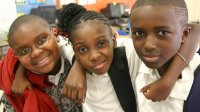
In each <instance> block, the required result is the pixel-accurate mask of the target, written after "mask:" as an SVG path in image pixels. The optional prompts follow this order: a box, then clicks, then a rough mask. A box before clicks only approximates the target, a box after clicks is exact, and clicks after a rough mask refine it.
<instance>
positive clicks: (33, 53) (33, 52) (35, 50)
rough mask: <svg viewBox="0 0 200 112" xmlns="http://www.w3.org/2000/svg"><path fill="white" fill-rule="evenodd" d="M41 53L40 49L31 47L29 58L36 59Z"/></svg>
mask: <svg viewBox="0 0 200 112" xmlns="http://www.w3.org/2000/svg"><path fill="white" fill-rule="evenodd" d="M41 52H42V49H40V48H37V47H35V46H32V49H31V54H30V56H31V58H34V57H37V56H38V55H40V54H41Z"/></svg>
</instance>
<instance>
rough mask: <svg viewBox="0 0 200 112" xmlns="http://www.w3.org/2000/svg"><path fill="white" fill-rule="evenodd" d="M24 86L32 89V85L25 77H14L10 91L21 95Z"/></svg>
mask: <svg viewBox="0 0 200 112" xmlns="http://www.w3.org/2000/svg"><path fill="white" fill-rule="evenodd" d="M26 88H28V89H29V90H32V86H31V84H30V82H29V81H28V80H27V79H19V78H15V79H14V80H13V83H12V86H11V91H12V92H13V93H15V94H17V95H21V94H23V92H24V90H25V89H26Z"/></svg>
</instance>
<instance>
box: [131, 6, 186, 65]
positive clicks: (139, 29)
mask: <svg viewBox="0 0 200 112" xmlns="http://www.w3.org/2000/svg"><path fill="white" fill-rule="evenodd" d="M130 20H131V30H132V39H133V43H134V47H135V50H136V52H137V54H138V56H139V57H140V58H141V59H142V61H143V62H144V63H145V64H146V66H148V67H150V68H160V67H163V65H167V62H168V61H169V60H170V59H171V58H172V57H173V56H174V55H175V54H176V52H178V49H179V48H180V46H181V42H183V37H186V36H187V35H188V30H186V29H185V27H183V26H182V25H181V24H180V21H179V18H178V16H177V15H176V13H175V10H174V9H173V8H171V7H167V6H157V5H153V6H151V5H146V6H142V7H138V8H136V9H134V10H133V11H132V15H131V17H130Z"/></svg>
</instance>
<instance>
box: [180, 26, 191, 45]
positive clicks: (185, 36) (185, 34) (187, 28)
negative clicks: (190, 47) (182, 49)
mask: <svg viewBox="0 0 200 112" xmlns="http://www.w3.org/2000/svg"><path fill="white" fill-rule="evenodd" d="M191 29H192V28H191V26H189V25H187V26H185V28H184V29H183V36H182V43H184V41H185V40H186V39H188V38H189V35H190V31H191Z"/></svg>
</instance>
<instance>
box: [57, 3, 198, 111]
mask: <svg viewBox="0 0 200 112" xmlns="http://www.w3.org/2000/svg"><path fill="white" fill-rule="evenodd" d="M70 5H72V6H73V7H75V6H77V4H69V5H67V6H64V7H63V8H64V9H70V8H67V7H69V6H70ZM73 7H72V8H71V11H72V12H71V13H72V14H70V13H69V12H64V11H63V12H64V13H62V11H61V14H60V20H59V21H60V23H59V27H60V28H61V30H62V31H64V32H65V33H66V34H67V35H68V37H69V39H70V41H71V42H72V45H73V49H74V51H75V56H76V59H77V61H79V62H80V64H81V65H82V66H83V67H84V68H85V69H86V70H87V74H86V77H87V95H86V99H85V102H84V103H83V111H87V112H90V111H91V112H94V111H95V112H98V111H99V112H101V111H106V112H109V111H113V112H116V111H119V112H121V111H125V112H134V111H136V104H135V100H134V99H135V98H134V92H133V90H132V89H133V88H134V89H135V92H136V93H137V94H136V98H137V97H138V95H139V94H142V93H140V92H139V91H138V89H139V90H140V89H141V88H142V87H141V86H140V87H138V86H137V85H136V84H135V83H136V82H135V79H136V81H137V78H138V77H139V75H140V74H139V73H140V71H141V70H143V69H142V68H141V66H142V65H143V63H142V60H140V59H139V57H138V56H137V54H136V52H135V51H134V49H133V48H134V47H133V46H132V41H130V42H128V43H127V46H125V47H120V48H113V41H112V36H113V34H112V30H111V28H110V24H109V22H108V20H107V19H106V18H105V16H103V15H101V14H98V13H96V12H93V11H86V10H85V9H82V8H80V9H78V8H73ZM76 9H77V10H76ZM81 11H83V12H81ZM78 12H81V13H79V14H78ZM74 13H75V14H74ZM64 15H68V16H69V18H70V19H65V18H67V17H65V16H64ZM62 19H63V21H62ZM63 24H65V25H63ZM62 25H63V26H62ZM62 28H63V29H62ZM139 33H140V32H139ZM161 33H162V32H161ZM188 40H189V39H188ZM194 40H195V39H194ZM187 45H188V42H187V41H185V43H184V45H183V46H187ZM191 49H195V48H194V47H192V48H191ZM66 52H67V50H66ZM191 52H192V51H190V53H191ZM184 53H187V51H184V50H180V51H179V55H180V54H182V55H183V54H184ZM179 55H176V56H175V57H174V61H172V62H171V63H172V65H170V66H167V68H168V69H169V70H168V72H167V71H164V72H166V73H168V75H167V74H165V75H163V77H162V78H161V80H158V81H156V82H155V83H152V84H151V85H150V86H147V90H148V91H147V90H145V89H146V88H144V89H142V91H144V92H143V94H144V95H145V96H146V97H147V98H149V99H151V98H150V97H149V96H148V95H149V94H150V93H152V92H154V91H155V90H157V91H158V90H159V89H160V88H162V87H165V85H166V82H167V86H168V87H166V89H164V90H166V93H164V96H165V94H167V95H168V91H170V90H171V87H172V86H173V84H174V82H176V80H177V78H178V76H179V74H180V72H181V71H182V69H183V68H184V67H185V66H186V65H187V60H190V57H189V56H191V54H189V56H188V55H187V54H185V55H183V56H184V57H185V58H186V59H185V58H184V57H183V56H182V55H180V56H181V57H182V58H180V56H179ZM147 59H149V60H151V61H152V60H155V59H156V58H154V57H152V58H151V57H147ZM157 59H158V58H157ZM182 59H185V60H184V61H185V62H186V63H184V61H183V60H182ZM120 60H122V61H120ZM152 63H153V62H152ZM174 65H180V67H179V66H178V67H177V66H174ZM171 68H172V69H171ZM164 72H161V74H164ZM122 74H123V75H122ZM164 76H165V77H164ZM169 76H170V78H169ZM181 77H182V75H181ZM159 81H160V82H159ZM151 82H152V81H151ZM130 83H131V84H130ZM137 83H141V84H143V81H140V82H137ZM147 84H149V83H146V84H144V85H143V86H145V85H147ZM155 85H157V86H155ZM175 85H176V84H175ZM69 89H70V88H67V95H68V96H69V97H71V96H72V94H73V92H74V93H75V94H77V93H78V91H74V90H72V91H69ZM154 95H156V97H157V96H159V98H158V99H156V98H154V99H151V100H153V101H157V100H162V98H163V97H162V96H163V92H162V91H161V95H159V94H154ZM73 96H76V95H73ZM160 96H161V97H160ZM143 97H144V96H143ZM139 100H141V99H138V98H137V101H138V102H139ZM167 100H168V99H167ZM148 101H150V100H148ZM152 108H153V107H152ZM138 110H139V111H142V110H141V109H140V107H139V108H138ZM145 111H148V109H146V110H145ZM156 111H158V110H156ZM153 112H155V111H153Z"/></svg>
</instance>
